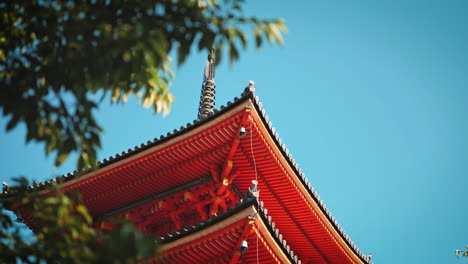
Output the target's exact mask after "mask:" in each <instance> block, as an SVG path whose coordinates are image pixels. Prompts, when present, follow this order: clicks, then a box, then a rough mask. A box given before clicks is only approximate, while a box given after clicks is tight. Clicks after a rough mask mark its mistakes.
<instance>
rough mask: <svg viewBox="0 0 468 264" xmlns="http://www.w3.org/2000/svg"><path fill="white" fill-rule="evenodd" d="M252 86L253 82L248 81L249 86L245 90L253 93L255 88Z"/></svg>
mask: <svg viewBox="0 0 468 264" xmlns="http://www.w3.org/2000/svg"><path fill="white" fill-rule="evenodd" d="M254 85H255V82H254V81H252V80H250V81H249V86H247V88H248V89H249V91H251V92H255V86H254Z"/></svg>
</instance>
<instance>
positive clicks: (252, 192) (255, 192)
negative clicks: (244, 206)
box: [245, 180, 260, 200]
mask: <svg viewBox="0 0 468 264" xmlns="http://www.w3.org/2000/svg"><path fill="white" fill-rule="evenodd" d="M259 196H260V190H259V189H258V181H256V180H253V181H252V185H251V186H250V188H249V189H248V190H247V193H246V194H245V198H246V199H253V198H255V199H257V200H258V197H259Z"/></svg>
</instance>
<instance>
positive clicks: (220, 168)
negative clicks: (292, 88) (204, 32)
mask: <svg viewBox="0 0 468 264" xmlns="http://www.w3.org/2000/svg"><path fill="white" fill-rule="evenodd" d="M210 56H211V55H210ZM213 60H214V57H208V62H207V68H206V71H205V79H204V81H203V85H202V95H201V99H200V107H199V115H198V119H197V120H194V121H193V122H191V123H187V124H186V125H185V126H182V127H180V128H178V129H174V131H172V132H170V133H167V135H164V136H161V137H159V138H157V139H154V140H152V141H148V142H147V143H145V144H141V145H140V146H137V147H135V148H133V149H129V150H128V151H125V152H122V153H121V154H117V155H115V156H114V157H111V158H109V159H104V160H103V161H102V162H100V164H99V169H97V170H95V171H92V172H89V173H87V174H85V175H83V176H81V177H74V174H72V173H69V174H67V175H64V176H61V177H58V178H57V179H54V180H56V181H59V182H60V186H61V187H62V188H64V189H65V190H76V191H78V192H79V193H80V194H81V195H82V198H83V202H84V204H85V205H86V206H87V207H88V209H89V212H90V214H91V215H92V216H93V218H94V220H95V224H96V228H102V229H111V228H112V225H111V224H109V220H110V219H112V218H115V217H125V218H127V219H129V220H131V221H132V222H133V223H134V224H135V225H136V226H137V227H138V228H139V229H140V230H142V231H144V232H145V233H148V234H152V235H154V236H157V237H160V238H161V243H162V246H161V256H160V257H161V258H160V260H158V261H156V260H154V262H155V263H230V264H233V263H302V264H306V263H307V264H308V263H372V262H371V258H370V256H366V255H364V254H363V253H361V251H360V250H359V249H358V248H357V247H356V245H355V244H354V243H353V242H352V241H351V239H350V238H349V237H348V236H347V235H346V233H345V232H344V231H343V229H342V228H341V227H340V225H339V224H338V223H337V221H336V220H335V218H334V217H333V216H332V214H331V213H330V211H329V210H328V209H327V208H326V206H325V204H324V203H323V202H322V201H321V200H320V198H319V196H318V195H317V193H316V192H315V191H314V189H313V187H312V186H311V184H310V182H308V180H307V178H306V177H305V176H304V174H303V173H302V172H301V169H300V168H299V167H298V165H297V164H296V163H295V161H294V159H293V158H292V156H291V154H290V153H289V151H288V150H287V149H286V147H285V145H284V144H282V141H281V139H280V138H279V137H278V134H277V133H276V132H275V129H274V128H273V127H272V123H271V122H269V121H268V116H267V115H265V110H263V109H262V104H261V103H260V102H259V100H258V97H256V96H255V88H254V83H253V82H252V81H251V82H250V83H249V84H248V86H247V87H246V88H245V90H244V91H243V93H242V94H241V96H240V98H235V99H234V100H233V102H229V103H227V105H226V106H224V107H221V108H220V110H215V108H214V95H215V85H214V66H213ZM46 185H47V183H42V184H39V185H36V186H34V188H44V187H45V186H46ZM24 222H25V223H26V224H28V225H32V224H33V219H30V218H27V217H25V218H24Z"/></svg>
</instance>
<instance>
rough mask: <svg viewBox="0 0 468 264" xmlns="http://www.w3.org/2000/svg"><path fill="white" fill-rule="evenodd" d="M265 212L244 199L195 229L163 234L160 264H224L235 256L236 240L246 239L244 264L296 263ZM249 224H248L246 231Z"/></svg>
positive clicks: (251, 200)
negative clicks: (209, 262) (210, 262)
mask: <svg viewBox="0 0 468 264" xmlns="http://www.w3.org/2000/svg"><path fill="white" fill-rule="evenodd" d="M266 212H267V211H266V210H265V209H264V208H262V207H261V205H260V204H259V203H257V201H256V200H254V199H250V200H245V201H243V202H242V203H240V204H237V205H236V207H235V208H229V209H228V210H227V211H226V212H224V213H222V214H221V215H219V216H215V217H213V218H211V219H210V220H206V221H204V222H203V223H200V224H199V225H197V226H192V227H189V228H187V229H183V230H181V231H180V232H174V233H173V234H170V235H166V236H165V237H163V238H162V239H161V242H162V243H163V245H162V247H161V251H162V253H161V262H162V263H186V262H187V263H205V262H203V261H207V260H210V261H215V262H216V260H218V262H219V261H220V260H221V263H224V262H227V261H228V260H230V259H231V258H232V257H233V256H234V255H235V254H236V250H237V248H238V246H239V245H238V244H239V243H240V241H241V240H246V241H248V244H249V250H248V251H247V252H246V253H245V254H244V255H243V256H242V260H243V261H244V262H246V263H254V262H256V261H257V260H258V261H260V262H261V263H297V264H300V263H301V261H300V260H298V257H297V256H296V255H295V254H294V252H293V251H292V250H291V249H290V246H289V245H288V244H287V242H286V241H285V240H283V239H282V238H281V237H282V235H281V234H280V233H279V230H278V229H276V228H274V227H273V226H272V222H271V221H270V220H269V219H271V217H267V216H266ZM258 216H260V217H258ZM249 225H252V226H251V227H250V229H248V228H249ZM246 229H248V230H246ZM246 231H248V232H246ZM242 233H244V234H242ZM257 238H258V240H257ZM257 254H258V255H257ZM257 257H258V259H257Z"/></svg>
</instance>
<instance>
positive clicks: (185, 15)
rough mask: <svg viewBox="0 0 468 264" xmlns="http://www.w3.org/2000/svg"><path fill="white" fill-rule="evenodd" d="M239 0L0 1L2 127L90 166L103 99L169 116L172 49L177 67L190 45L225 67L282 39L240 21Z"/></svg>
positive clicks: (267, 24) (275, 31)
mask: <svg viewBox="0 0 468 264" xmlns="http://www.w3.org/2000/svg"><path fill="white" fill-rule="evenodd" d="M242 4H243V1H242V0H157V1H155V0H153V1H151V0H135V1H121V0H111V1H104V0H95V1H94V0H93V1H78V0H69V1H60V0H51V1H37V0H33V1H26V2H24V1H23V2H18V1H2V2H0V28H2V30H1V31H0V86H1V87H2V89H0V109H1V110H2V112H3V115H4V116H6V117H7V118H9V120H8V123H7V125H6V128H7V130H11V129H13V128H15V127H16V126H17V125H18V124H21V123H23V124H25V125H26V128H27V135H26V141H30V140H35V141H39V142H44V143H45V153H46V154H49V153H53V154H55V155H56V158H55V164H56V166H59V165H60V164H62V163H63V162H64V161H65V160H66V159H67V157H68V156H69V154H70V153H71V152H74V151H77V152H78V168H79V169H83V168H95V166H96V149H98V148H99V147H100V134H101V133H102V129H101V127H100V126H99V124H97V122H96V121H95V119H94V117H93V111H94V110H95V109H96V108H97V106H98V105H99V103H100V102H101V100H102V99H99V98H104V99H106V100H110V101H111V102H114V103H125V102H126V101H127V100H128V98H129V97H130V96H137V97H138V98H139V99H138V102H139V103H140V104H141V105H143V106H145V107H147V108H151V109H152V110H153V111H154V112H155V113H163V114H167V113H168V112H169V110H170V106H171V104H172V103H173V102H174V100H175V99H174V97H173V96H172V94H171V93H170V91H169V87H170V85H171V82H172V80H173V79H174V73H173V71H172V68H171V64H172V61H171V60H170V58H169V54H176V60H175V61H176V63H177V64H178V65H180V64H183V63H184V62H185V61H186V59H187V58H188V56H189V55H190V53H191V52H192V51H193V49H192V48H193V47H196V48H198V50H199V51H203V52H206V54H208V53H209V51H210V50H211V49H212V47H214V48H215V49H216V55H217V61H218V63H219V62H220V61H221V59H222V55H223V54H228V56H229V61H230V63H234V62H235V61H236V60H238V58H239V57H240V55H241V53H242V51H243V50H245V49H246V48H247V46H248V43H249V31H251V35H252V36H253V38H254V42H253V43H254V44H255V46H256V47H257V48H260V47H262V46H263V43H264V42H265V41H263V40H264V39H266V40H268V42H269V43H275V44H282V43H283V39H282V32H286V27H285V26H284V24H283V22H282V21H281V20H277V19H273V20H261V19H257V18H254V17H245V16H244V15H243V13H242Z"/></svg>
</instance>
